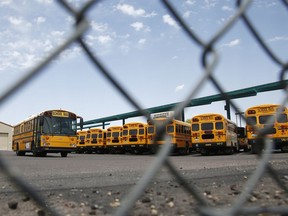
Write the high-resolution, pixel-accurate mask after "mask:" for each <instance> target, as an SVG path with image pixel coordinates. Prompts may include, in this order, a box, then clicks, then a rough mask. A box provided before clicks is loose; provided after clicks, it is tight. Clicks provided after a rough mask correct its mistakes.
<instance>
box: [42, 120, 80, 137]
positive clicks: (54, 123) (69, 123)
mask: <svg viewBox="0 0 288 216" xmlns="http://www.w3.org/2000/svg"><path fill="white" fill-rule="evenodd" d="M42 131H43V133H44V134H57V135H76V131H77V122H76V119H72V118H63V117H55V116H52V117H50V116H44V121H43V130H42Z"/></svg>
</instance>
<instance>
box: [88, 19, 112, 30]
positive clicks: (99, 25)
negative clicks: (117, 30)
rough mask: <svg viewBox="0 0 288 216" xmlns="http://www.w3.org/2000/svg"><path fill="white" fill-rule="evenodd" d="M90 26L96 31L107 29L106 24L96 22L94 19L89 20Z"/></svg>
mask: <svg viewBox="0 0 288 216" xmlns="http://www.w3.org/2000/svg"><path fill="white" fill-rule="evenodd" d="M91 27H92V29H93V30H95V31H98V32H104V31H107V29H108V25H107V24H105V23H97V22H95V21H92V22H91Z"/></svg>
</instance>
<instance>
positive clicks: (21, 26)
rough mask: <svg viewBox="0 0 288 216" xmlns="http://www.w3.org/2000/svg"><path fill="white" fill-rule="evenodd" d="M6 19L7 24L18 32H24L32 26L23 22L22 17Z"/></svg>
mask: <svg viewBox="0 0 288 216" xmlns="http://www.w3.org/2000/svg"><path fill="white" fill-rule="evenodd" d="M6 18H7V20H8V22H9V23H10V24H11V25H12V26H13V27H14V28H15V29H17V30H18V31H23V32H25V31H27V30H28V29H29V28H30V27H31V26H32V24H31V23H30V22H27V21H26V20H24V19H23V17H14V16H8V17H6Z"/></svg>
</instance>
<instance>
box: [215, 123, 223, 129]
mask: <svg viewBox="0 0 288 216" xmlns="http://www.w3.org/2000/svg"><path fill="white" fill-rule="evenodd" d="M215 127H216V130H223V128H224V125H223V122H216V123H215Z"/></svg>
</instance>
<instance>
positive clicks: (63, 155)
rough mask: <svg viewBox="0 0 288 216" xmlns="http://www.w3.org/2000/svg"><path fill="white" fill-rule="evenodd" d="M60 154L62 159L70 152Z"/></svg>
mask: <svg viewBox="0 0 288 216" xmlns="http://www.w3.org/2000/svg"><path fill="white" fill-rule="evenodd" d="M60 154H61V157H67V155H68V152H60Z"/></svg>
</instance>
